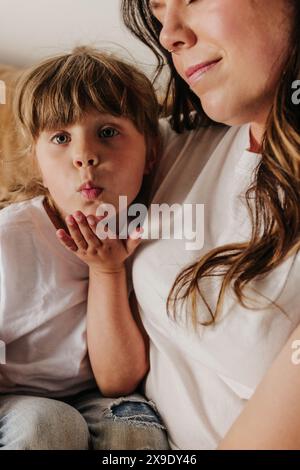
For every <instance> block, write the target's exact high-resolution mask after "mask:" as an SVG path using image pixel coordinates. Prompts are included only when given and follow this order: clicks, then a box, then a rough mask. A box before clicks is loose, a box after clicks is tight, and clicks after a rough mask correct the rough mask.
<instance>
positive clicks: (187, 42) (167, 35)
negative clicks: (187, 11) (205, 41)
mask: <svg viewBox="0 0 300 470" xmlns="http://www.w3.org/2000/svg"><path fill="white" fill-rule="evenodd" d="M159 41H160V43H161V45H162V46H163V47H164V48H165V49H167V50H168V51H169V52H175V53H176V52H179V51H180V50H181V49H186V48H189V47H191V46H193V45H194V44H195V43H196V42H197V37H196V35H195V33H194V31H193V30H192V28H190V27H189V25H188V24H187V21H186V19H185V17H184V11H182V10H178V8H175V5H172V2H170V3H169V6H168V7H167V8H166V11H165V15H164V18H163V24H162V29H161V32H160V36H159Z"/></svg>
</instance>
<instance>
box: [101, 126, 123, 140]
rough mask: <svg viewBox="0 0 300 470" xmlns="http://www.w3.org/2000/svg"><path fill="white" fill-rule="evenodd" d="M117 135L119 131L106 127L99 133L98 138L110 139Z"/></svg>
mask: <svg viewBox="0 0 300 470" xmlns="http://www.w3.org/2000/svg"><path fill="white" fill-rule="evenodd" d="M117 135H119V131H117V129H114V128H113V127H106V128H105V129H102V130H101V131H100V132H99V136H100V137H103V138H104V139H110V138H111V137H115V136H117Z"/></svg>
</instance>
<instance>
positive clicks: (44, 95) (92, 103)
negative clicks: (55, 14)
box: [0, 48, 167, 449]
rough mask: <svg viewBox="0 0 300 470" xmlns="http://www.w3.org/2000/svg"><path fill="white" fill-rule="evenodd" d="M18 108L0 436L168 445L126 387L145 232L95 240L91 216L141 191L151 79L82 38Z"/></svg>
mask: <svg viewBox="0 0 300 470" xmlns="http://www.w3.org/2000/svg"><path fill="white" fill-rule="evenodd" d="M16 115H17V118H18V122H19V125H20V129H21V130H22V132H23V136H24V139H25V141H26V142H27V143H28V148H26V154H27V155H26V157H24V158H26V159H27V160H28V164H31V165H32V166H30V169H31V170H30V171H31V174H30V173H29V175H30V179H28V180H27V181H24V182H22V184H19V185H18V186H15V187H14V188H11V192H10V202H13V203H12V204H10V205H8V206H7V207H6V208H5V209H3V210H2V211H1V212H0V282H1V284H0V286H1V298H0V339H1V340H2V341H3V342H4V343H5V344H6V364H5V365H2V366H1V369H0V392H1V397H0V447H1V448H2V449H88V448H92V449H141V448H150V449H164V448H167V440H166V436H165V431H164V427H163V425H162V423H161V421H160V419H159V417H158V416H157V414H156V412H155V406H154V404H153V403H152V402H147V401H146V400H145V399H144V398H143V397H142V396H140V395H138V394H135V395H129V394H130V393H132V392H134V391H135V390H136V388H137V387H138V385H139V383H140V382H141V380H142V379H143V377H144V375H145V373H146V371H147V369H148V358H147V341H146V337H145V334H144V332H143V330H142V327H141V326H140V324H139V320H138V318H137V317H136V318H134V316H133V315H135V313H133V314H132V312H131V309H130V306H129V301H128V294H127V289H126V271H125V261H126V259H127V258H128V256H129V255H130V254H131V253H132V252H133V251H134V249H135V248H136V246H137V245H138V243H139V240H137V239H134V237H132V238H128V239H127V240H124V242H123V243H121V241H120V240H107V241H102V242H101V241H100V240H99V239H98V237H96V235H95V233H94V231H95V228H94V226H93V225H91V227H92V228H89V225H88V223H87V219H86V217H88V216H90V217H92V221H97V219H96V218H95V215H96V210H97V208H98V206H99V205H100V204H101V203H106V204H112V205H113V206H114V207H116V209H117V208H118V198H119V196H121V195H122V196H127V198H128V204H131V203H132V202H133V201H134V200H135V199H136V197H137V196H138V195H139V193H140V189H141V185H142V181H143V177H144V175H145V174H147V173H149V172H150V170H151V167H152V164H153V161H154V158H155V156H156V149H157V148H158V143H159V132H158V105H157V101H156V98H155V94H154V91H153V89H152V86H151V84H150V82H149V81H148V79H147V78H145V76H144V75H143V74H141V73H140V72H139V71H138V70H136V69H135V68H134V67H132V66H129V65H127V64H126V63H124V62H122V61H120V60H118V59H117V58H114V57H113V56H110V55H108V54H103V53H99V52H97V51H95V50H92V49H88V48H79V49H76V50H75V51H74V52H73V53H71V54H67V55H62V56H59V57H55V58H52V59H49V60H46V61H44V62H43V63H41V64H40V65H38V66H36V67H33V68H32V69H31V70H29V71H27V72H26V73H25V74H24V75H23V76H22V78H21V79H20V81H19V83H18V87H17V90H16ZM68 214H74V216H75V217H74V218H73V217H70V216H68V217H66V216H67V215H68ZM65 218H66V221H65ZM87 242H88V243H87ZM91 242H93V248H92V249H90V248H89V245H88V244H91ZM63 245H66V246H68V247H69V251H67V250H66V249H65V247H64V246H63ZM89 282H90V284H92V285H93V288H94V286H96V288H97V290H98V292H99V293H100V292H101V294H100V296H99V297H98V302H97V303H95V302H93V301H91V302H89V303H88V302H87V301H88V287H89ZM116 291H117V295H116ZM87 340H88V343H89V356H88V350H87ZM97 384H98V386H99V389H100V391H99V390H98V389H97V386H96V385H97ZM121 395H129V396H127V397H126V398H118V399H116V400H113V399H111V398H108V397H118V396H121ZM105 397H106V398H105Z"/></svg>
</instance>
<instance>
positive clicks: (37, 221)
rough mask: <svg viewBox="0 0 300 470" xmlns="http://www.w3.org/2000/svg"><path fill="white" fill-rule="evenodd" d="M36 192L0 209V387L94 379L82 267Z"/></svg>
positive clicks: (62, 386)
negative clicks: (0, 357)
mask: <svg viewBox="0 0 300 470" xmlns="http://www.w3.org/2000/svg"><path fill="white" fill-rule="evenodd" d="M55 232H56V230H55V227H54V226H53V224H52V222H51V220H50V219H49V217H48V215H47V213H46V212H45V209H44V207H43V196H40V197H36V198H34V199H32V200H29V201H24V202H21V203H16V204H12V205H10V206H8V207H7V208H5V209H3V210H1V211H0V340H2V341H4V343H5V344H6V364H4V365H0V393H23V392H25V393H32V394H37V395H41V396H62V395H71V394H75V393H77V392H80V391H82V390H85V389H88V388H91V387H93V386H95V382H94V379H93V373H92V370H91V366H90V362H89V358H88V352H87V343H86V306H87V290H88V267H87V265H86V264H85V263H83V262H82V261H81V260H79V259H78V258H77V257H76V255H75V254H73V253H71V252H69V251H67V249H66V248H64V247H63V246H62V245H61V244H60V242H59V241H58V240H57V238H56V235H55Z"/></svg>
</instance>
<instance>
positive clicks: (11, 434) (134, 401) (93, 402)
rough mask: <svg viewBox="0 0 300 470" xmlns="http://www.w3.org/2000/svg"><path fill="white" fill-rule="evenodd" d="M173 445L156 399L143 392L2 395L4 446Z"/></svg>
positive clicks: (1, 447) (0, 433) (0, 421)
mask: <svg viewBox="0 0 300 470" xmlns="http://www.w3.org/2000/svg"><path fill="white" fill-rule="evenodd" d="M89 449H91V450H141V449H161V450H165V449H169V444H168V439H167V434H166V430H165V427H164V425H163V423H162V422H161V419H160V417H159V416H158V414H157V411H156V408H155V405H154V403H152V402H149V401H147V400H146V398H144V397H143V396H142V395H139V394H134V395H129V396H127V397H122V398H117V399H113V398H104V397H102V396H101V394H100V392H99V391H98V390H97V389H95V390H90V391H88V392H81V393H80V394H78V395H75V396H73V397H67V398H59V399H52V398H42V397H33V396H27V395H1V396H0V450H89Z"/></svg>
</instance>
